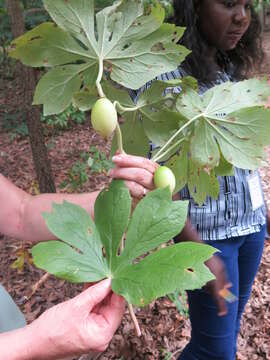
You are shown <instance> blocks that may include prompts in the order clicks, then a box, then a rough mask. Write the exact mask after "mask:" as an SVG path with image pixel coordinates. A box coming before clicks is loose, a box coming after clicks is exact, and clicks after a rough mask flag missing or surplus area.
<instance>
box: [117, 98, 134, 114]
mask: <svg viewBox="0 0 270 360" xmlns="http://www.w3.org/2000/svg"><path fill="white" fill-rule="evenodd" d="M114 104H115V108H118V109H119V110H120V111H122V112H131V111H136V110H138V109H139V107H138V106H135V107H130V108H127V107H124V106H122V105H121V104H120V103H119V102H118V101H115V102H114Z"/></svg>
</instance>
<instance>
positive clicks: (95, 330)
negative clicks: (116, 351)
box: [0, 280, 125, 360]
mask: <svg viewBox="0 0 270 360" xmlns="http://www.w3.org/2000/svg"><path fill="white" fill-rule="evenodd" d="M124 310H125V301H124V299H123V298H121V297H120V296H118V295H116V294H113V293H112V292H111V288H110V280H104V281H102V282H100V283H98V284H96V285H94V286H92V287H90V288H88V289H87V290H85V291H84V292H82V293H81V294H80V295H78V296H77V297H75V298H73V299H71V300H68V301H66V302H64V303H61V304H59V305H56V306H54V307H52V308H51V309H49V310H47V311H45V312H44V313H43V314H42V315H41V316H40V317H39V318H38V319H37V320H35V321H34V322H33V323H31V324H30V325H28V326H26V327H24V328H22V329H19V330H16V331H12V332H8V333H4V334H0V349H1V359H5V360H56V359H62V358H64V357H69V356H71V357H72V356H80V355H82V354H85V353H88V352H90V351H93V352H100V351H104V350H106V348H107V346H108V344H109V342H110V341H111V339H112V337H113V335H114V333H115V331H116V330H117V328H118V326H119V325H120V322H121V318H122V315H123V313H124Z"/></svg>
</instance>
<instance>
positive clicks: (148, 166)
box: [112, 154, 158, 174]
mask: <svg viewBox="0 0 270 360" xmlns="http://www.w3.org/2000/svg"><path fill="white" fill-rule="evenodd" d="M112 161H113V162H114V163H115V165H117V166H119V167H128V168H129V167H131V168H142V169H145V170H147V171H149V172H151V173H152V174H154V172H155V171H156V169H157V168H158V164H157V163H155V162H154V161H152V160H149V159H146V158H144V157H141V156H133V155H127V154H117V155H115V156H113V158H112Z"/></svg>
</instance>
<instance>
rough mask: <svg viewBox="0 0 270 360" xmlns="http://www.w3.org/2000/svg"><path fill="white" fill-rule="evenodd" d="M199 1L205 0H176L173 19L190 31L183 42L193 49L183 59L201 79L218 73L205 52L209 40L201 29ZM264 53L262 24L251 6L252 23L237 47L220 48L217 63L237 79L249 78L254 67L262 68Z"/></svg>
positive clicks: (185, 34) (188, 68) (184, 63)
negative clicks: (197, 2) (196, 5)
mask: <svg viewBox="0 0 270 360" xmlns="http://www.w3.org/2000/svg"><path fill="white" fill-rule="evenodd" d="M195 1H201V0H174V18H173V19H171V21H172V22H174V23H175V24H176V25H178V26H185V27H186V31H185V33H184V36H183V37H182V39H181V40H180V43H181V44H182V45H184V46H186V47H187V48H189V49H190V50H192V53H191V54H190V55H189V56H188V57H187V59H186V60H185V61H184V62H183V63H182V65H181V66H182V67H183V69H184V70H186V71H187V73H188V74H190V75H192V76H194V77H195V78H197V79H198V80H199V81H201V82H208V81H211V80H213V79H212V78H211V77H213V76H214V74H213V72H212V71H211V69H209V66H208V64H207V61H206V57H205V56H204V54H205V50H206V42H205V40H204V39H203V37H202V35H201V34H200V31H199V29H198V26H197V23H198V21H197V20H198V15H197V12H196V8H195ZM263 57H264V53H263V49H262V40H261V25H260V21H259V18H258V16H257V14H256V12H255V10H254V8H253V6H252V7H251V23H250V26H249V28H248V30H247V32H246V33H245V35H244V36H243V38H242V39H241V40H240V42H239V43H238V44H237V46H236V48H234V49H233V50H230V51H227V52H221V51H218V52H217V63H218V65H220V66H221V67H222V68H223V69H224V70H226V71H227V72H228V73H230V75H231V76H232V77H233V78H234V79H236V80H243V79H246V78H247V77H248V75H249V73H250V72H251V70H253V71H254V70H258V69H259V68H260V65H261V64H262V61H263Z"/></svg>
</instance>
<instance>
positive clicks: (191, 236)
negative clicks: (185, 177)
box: [173, 193, 203, 243]
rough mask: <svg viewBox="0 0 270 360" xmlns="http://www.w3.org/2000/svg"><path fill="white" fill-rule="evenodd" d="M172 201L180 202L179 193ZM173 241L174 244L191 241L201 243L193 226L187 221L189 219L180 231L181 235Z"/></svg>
mask: <svg viewBox="0 0 270 360" xmlns="http://www.w3.org/2000/svg"><path fill="white" fill-rule="evenodd" d="M173 200H174V201H176V200H180V195H179V193H177V194H175V195H174V196H173ZM174 241H175V242H176V243H179V242H183V241H193V242H199V243H201V242H203V241H202V240H201V239H200V236H199V234H198V232H197V231H196V230H195V229H194V227H193V225H192V224H191V221H190V220H189V218H187V221H186V224H185V226H184V228H183V230H182V231H181V233H180V234H178V235H177V236H175V237H174Z"/></svg>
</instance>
